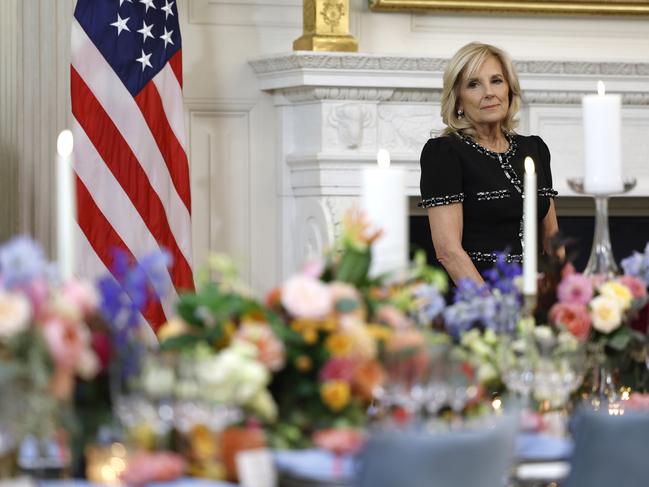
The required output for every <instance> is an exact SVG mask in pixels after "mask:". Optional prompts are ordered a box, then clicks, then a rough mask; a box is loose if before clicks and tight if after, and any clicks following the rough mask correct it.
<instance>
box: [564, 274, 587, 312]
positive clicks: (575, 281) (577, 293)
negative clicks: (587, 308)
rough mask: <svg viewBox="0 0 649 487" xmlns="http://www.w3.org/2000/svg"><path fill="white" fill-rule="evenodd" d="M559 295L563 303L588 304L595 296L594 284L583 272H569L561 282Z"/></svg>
mask: <svg viewBox="0 0 649 487" xmlns="http://www.w3.org/2000/svg"><path fill="white" fill-rule="evenodd" d="M557 297H558V298H559V301H560V302H562V303H575V304H583V305H586V304H588V302H589V301H590V300H591V299H592V298H593V284H592V283H591V281H590V279H589V278H588V277H586V276H584V275H582V274H576V273H575V274H569V275H567V276H566V277H564V278H563V279H562V280H561V282H560V283H559V286H558V287H557Z"/></svg>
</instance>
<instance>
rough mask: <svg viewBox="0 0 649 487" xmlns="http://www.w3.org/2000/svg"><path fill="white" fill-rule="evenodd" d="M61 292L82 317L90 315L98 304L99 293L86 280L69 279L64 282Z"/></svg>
mask: <svg viewBox="0 0 649 487" xmlns="http://www.w3.org/2000/svg"><path fill="white" fill-rule="evenodd" d="M61 294H62V296H63V298H64V299H65V300H66V301H68V302H69V303H70V304H72V305H73V306H74V307H75V308H77V309H78V310H79V311H80V314H81V315H82V316H83V317H84V318H87V317H88V316H90V315H92V314H93V313H94V312H95V310H96V309H97V306H99V295H98V294H97V291H96V290H95V288H94V287H93V286H92V285H91V284H90V283H89V282H87V281H82V280H79V279H71V280H69V281H68V282H66V283H65V285H64V286H63V289H62V290H61Z"/></svg>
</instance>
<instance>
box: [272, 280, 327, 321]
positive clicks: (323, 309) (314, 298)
mask: <svg viewBox="0 0 649 487" xmlns="http://www.w3.org/2000/svg"><path fill="white" fill-rule="evenodd" d="M282 305H283V306H284V307H285V308H286V310H287V311H288V312H289V313H291V314H292V315H293V316H294V317H296V318H315V319H317V318H322V317H324V316H326V315H327V314H329V313H330V312H331V311H332V308H333V299H332V296H331V290H330V289H329V287H328V286H327V285H326V284H324V283H323V282H321V281H319V280H318V279H315V278H313V277H309V276H305V275H303V274H297V275H295V276H293V277H291V278H290V279H289V280H288V281H286V282H285V283H284V285H283V286H282Z"/></svg>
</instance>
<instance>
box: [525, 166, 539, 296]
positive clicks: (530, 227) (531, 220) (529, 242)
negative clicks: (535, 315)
mask: <svg viewBox="0 0 649 487" xmlns="http://www.w3.org/2000/svg"><path fill="white" fill-rule="evenodd" d="M536 202H537V194H536V172H535V167H534V161H533V160H532V158H531V157H526V158H525V191H524V194H523V294H525V295H528V296H530V295H535V294H536V291H537V273H538V271H537V252H538V250H537V235H536V233H537V230H536V229H537V224H538V217H537V211H536Z"/></svg>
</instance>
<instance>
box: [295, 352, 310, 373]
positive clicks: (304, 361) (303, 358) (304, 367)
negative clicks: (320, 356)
mask: <svg viewBox="0 0 649 487" xmlns="http://www.w3.org/2000/svg"><path fill="white" fill-rule="evenodd" d="M295 367H296V368H297V370H299V371H300V372H308V371H309V370H311V368H312V367H313V360H311V357H309V356H308V355H300V356H299V357H298V358H296V359H295Z"/></svg>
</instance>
